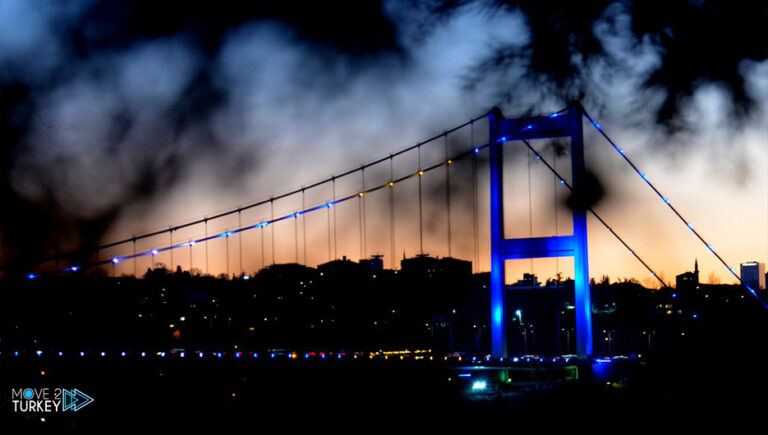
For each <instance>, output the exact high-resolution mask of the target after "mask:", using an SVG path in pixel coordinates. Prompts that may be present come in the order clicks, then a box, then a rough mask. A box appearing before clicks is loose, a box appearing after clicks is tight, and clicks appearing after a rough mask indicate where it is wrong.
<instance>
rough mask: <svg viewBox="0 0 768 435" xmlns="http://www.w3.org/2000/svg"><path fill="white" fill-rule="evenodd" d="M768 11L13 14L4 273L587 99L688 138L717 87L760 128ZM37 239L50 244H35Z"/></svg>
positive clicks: (491, 8) (134, 8)
mask: <svg viewBox="0 0 768 435" xmlns="http://www.w3.org/2000/svg"><path fill="white" fill-rule="evenodd" d="M766 8H768V6H766V5H762V6H758V7H757V8H756V9H757V10H755V11H751V10H749V9H747V8H741V7H740V6H738V5H737V4H735V3H734V2H731V3H727V2H710V1H701V2H681V1H678V2H657V1H652V2H640V1H638V2H611V1H597V2H586V3H584V2H567V1H561V2H538V1H517V2H513V1H496V2H490V1H489V2H484V1H482V2H465V1H433V2H419V3H412V2H397V1H390V2H383V3H380V2H355V3H352V4H348V3H344V4H338V5H329V4H327V3H323V2H310V3H303V2H246V3H242V2H220V3H217V4H215V5H211V4H201V3H199V2H198V3H195V2H182V1H176V0H174V1H169V2H156V1H155V2H148V1H128V0H122V1H121V0H101V1H99V0H91V1H80V2H63V3H56V2H46V1H32V0H30V1H22V0H18V1H13V0H11V1H6V2H3V3H0V86H2V89H0V93H1V95H2V97H1V100H2V105H1V106H0V107H2V131H1V132H0V134H2V144H0V146H2V165H1V167H2V195H3V198H2V201H3V207H2V210H1V211H0V217H1V218H2V229H1V230H0V234H1V235H2V238H3V246H4V252H3V257H4V258H2V259H0V260H2V263H4V264H8V261H9V258H11V257H13V258H15V259H16V261H18V263H19V264H22V263H25V262H28V261H32V260H33V259H36V258H40V257H41V256H45V255H46V253H48V252H51V251H55V250H59V249H61V248H62V246H65V247H68V246H73V247H76V248H77V247H80V248H84V249H85V250H87V249H88V248H89V247H91V246H93V245H94V244H95V243H96V241H98V240H99V239H100V238H101V236H102V235H103V234H104V232H109V231H116V228H117V229H120V230H121V231H123V232H127V234H131V233H133V232H135V231H137V228H138V229H140V228H141V227H142V226H143V225H144V222H142V220H143V219H146V220H147V221H150V222H153V223H152V224H151V225H150V226H152V227H157V222H156V221H158V220H160V221H163V220H165V221H170V220H172V219H176V220H178V219H182V218H183V216H177V215H174V214H173V213H172V212H168V211H167V210H168V209H173V208H174V207H173V206H172V205H173V204H186V205H188V204H189V201H188V200H186V199H180V198H182V196H183V195H188V193H189V192H190V191H192V190H194V191H195V192H197V193H198V195H197V196H196V197H197V198H198V199H199V201H198V202H196V205H197V207H198V208H199V210H198V209H195V210H196V211H195V213H200V214H202V213H204V212H205V211H208V210H209V209H216V208H221V207H223V206H224V205H223V204H222V203H220V202H218V201H222V202H223V201H230V198H232V199H231V202H232V203H234V202H235V201H237V200H236V199H235V198H239V197H240V193H242V192H247V193H248V194H249V195H250V194H251V192H253V191H254V186H258V187H259V191H260V192H271V191H274V190H284V189H285V186H284V183H285V182H286V179H285V175H284V174H283V173H282V172H281V171H282V167H283V166H285V165H286V164H287V162H291V163H292V164H296V165H305V166H302V167H297V168H296V172H297V173H300V174H302V177H301V179H302V180H308V179H312V178H313V177H314V178H317V177H320V176H322V175H327V174H325V173H316V172H315V171H317V170H320V169H322V170H323V171H325V170H327V168H325V167H322V168H321V167H320V166H319V165H314V164H313V165H311V166H306V165H309V163H306V162H305V163H301V162H297V161H296V158H295V156H296V155H297V153H301V155H303V156H305V157H307V158H308V159H309V160H312V161H314V162H318V161H334V162H337V163H336V164H335V165H334V167H336V168H338V167H344V166H345V165H350V164H358V163H360V160H361V159H365V158H367V157H369V156H370V151H371V150H372V149H379V148H381V147H387V149H389V148H390V147H391V144H392V143H400V144H403V143H410V142H412V141H413V140H415V138H418V137H421V136H423V135H424V132H425V131H427V132H429V133H432V132H434V131H439V130H440V129H444V128H446V127H447V126H450V124H451V123H453V122H454V121H456V123H458V121H463V120H466V118H467V117H468V116H471V115H476V114H477V113H482V111H484V110H487V108H489V107H491V106H493V105H494V104H499V105H502V106H503V107H504V111H505V113H515V114H522V113H529V112H535V111H539V110H543V109H552V108H553V107H558V106H562V105H564V103H566V102H568V101H569V100H572V99H574V98H582V97H583V98H584V100H585V101H586V102H587V103H589V106H590V107H596V108H599V109H602V111H603V112H608V113H611V114H612V115H613V116H617V117H619V118H621V119H622V121H623V122H624V123H625V124H627V125H635V126H637V127H644V126H646V127H647V126H648V125H649V123H650V124H653V125H654V126H655V124H656V122H657V121H661V122H662V123H664V124H666V125H668V126H672V125H685V123H686V121H687V118H686V116H685V114H686V110H687V109H686V108H690V107H691V106H695V107H699V106H700V104H698V103H696V101H698V100H697V98H700V95H699V93H697V92H699V91H700V90H701V86H702V84H711V83H715V84H716V88H715V89H714V90H712V89H710V90H709V91H708V92H710V93H712V92H714V93H716V94H717V95H725V97H726V99H729V100H730V102H731V103H732V105H733V107H734V110H733V114H734V115H736V116H737V117H743V118H748V117H749V116H750V114H751V113H754V111H755V110H757V108H756V107H757V106H756V103H755V101H757V98H763V99H764V95H763V94H766V93H765V92H764V89H765V88H766V86H765V84H764V83H763V82H761V81H760V80H759V79H755V77H759V75H760V72H761V71H762V70H764V69H765V62H762V63H761V61H763V60H764V59H765V58H766V57H768V53H767V52H766V44H768V43H766V39H768V38H760V37H756V36H755V34H753V33H752V32H751V31H750V30H749V29H763V30H764V29H766V28H768V26H766V16H767V15H766V13H765V12H766ZM750 60H752V61H754V62H752V63H750V62H749V61H750ZM761 92H762V93H761ZM756 95H757V96H758V97H756ZM637 108H641V109H642V110H639V111H638V110H635V109H637ZM620 110H621V111H620ZM636 112H637V113H640V114H639V115H638V114H636ZM721 115H722V114H720V115H718V116H721ZM727 115H728V116H731V114H730V113H729V114H727ZM339 126H343V128H342V129H340V128H339ZM392 126H398V128H397V129H393V128H392ZM341 130H343V131H341ZM265 159H268V161H269V163H270V165H263V164H262V162H264V161H266V160H265ZM295 184H300V181H298V182H296V183H295ZM224 187H226V189H225V188H224ZM598 196H599V195H598ZM211 198H214V199H211ZM593 200H594V198H593V199H591V200H589V201H588V202H589V203H590V204H591V203H593V202H594V201H593ZM164 210H166V211H164ZM185 210H186V209H185ZM182 220H183V219H182ZM129 221H137V222H139V223H140V224H141V225H137V226H136V227H130V226H126V225H127V224H126V222H129ZM29 222H33V223H34V226H35V227H38V228H45V230H40V231H38V232H36V233H35V235H34V237H32V238H24V237H21V236H20V234H23V231H20V229H21V228H23V227H24V226H25V225H26V224H27V223H29Z"/></svg>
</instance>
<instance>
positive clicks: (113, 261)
mask: <svg viewBox="0 0 768 435" xmlns="http://www.w3.org/2000/svg"><path fill="white" fill-rule="evenodd" d="M119 262H120V259H119V258H117V257H112V264H117V263H119Z"/></svg>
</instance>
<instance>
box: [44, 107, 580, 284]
mask: <svg viewBox="0 0 768 435" xmlns="http://www.w3.org/2000/svg"><path fill="white" fill-rule="evenodd" d="M566 110H568V108H565V109H562V110H560V111H559V112H555V113H553V114H552V115H550V117H554V116H556V115H558V114H559V113H562V112H564V111H566ZM486 115H487V114H486ZM486 115H483V116H481V117H479V118H476V119H475V120H473V121H476V120H478V119H482V118H484V117H485V116H486ZM473 121H470V122H466V123H464V124H462V125H460V126H458V127H455V128H453V129H451V130H448V131H447V133H451V132H453V131H456V130H458V129H460V128H462V127H464V126H467V125H470V123H471V122H473ZM527 128H532V126H529V127H527ZM443 134H445V133H443ZM443 134H440V135H438V136H435V137H433V138H430V139H429V140H427V141H422V142H420V143H419V144H416V145H413V146H411V147H409V148H407V149H405V150H402V151H399V152H397V153H393V154H391V155H390V157H388V158H393V157H395V156H397V155H400V154H403V153H405V152H407V151H410V150H413V149H417V148H418V147H420V146H421V145H423V144H425V143H428V142H431V141H434V140H436V139H439V138H440V137H442V135H443ZM502 140H506V138H502V139H500V140H499V141H502ZM490 145H491V143H490V142H487V143H485V144H483V145H477V146H475V147H474V148H473V149H470V150H467V151H464V152H461V153H458V154H457V155H454V156H453V157H452V158H451V159H449V160H448V161H444V162H438V163H436V164H433V165H432V166H429V167H424V168H421V167H420V169H418V170H417V171H416V172H413V173H410V174H406V175H403V176H401V177H399V178H396V179H392V180H391V181H390V182H388V183H384V184H382V185H379V186H376V187H373V188H370V189H368V190H367V191H365V192H363V193H370V192H374V191H376V190H380V189H384V188H387V187H393V186H395V185H396V184H397V183H400V182H404V181H406V180H409V179H411V178H413V177H421V176H422V175H424V174H425V173H427V172H430V171H433V170H436V169H437V168H440V167H442V166H445V165H447V164H450V163H449V161H457V160H460V159H462V158H466V157H469V156H476V155H477V154H478V153H479V152H480V151H481V150H484V149H486V148H488V147H490ZM386 159H387V158H384V159H380V160H378V161H376V162H373V163H369V164H367V165H365V166H372V165H374V164H377V163H381V162H384V161H386ZM357 170H359V169H356V170H351V171H347V173H345V175H349V174H352V173H354V172H356V171H357ZM336 178H338V176H333V177H331V178H330V179H329V180H331V181H332V182H333V183H334V198H335V179H336ZM326 182H327V180H326V181H323V182H320V183H315V184H313V185H312V186H309V187H304V188H305V189H307V188H311V187H314V186H319V185H321V184H324V183H326ZM298 192H301V190H300V189H299V190H297V191H296V192H291V193H290V194H293V193H298ZM290 194H282V195H279V196H271V197H270V198H269V199H268V200H264V201H261V202H259V203H254V204H251V205H249V206H246V207H241V208H240V209H241V210H245V209H247V208H250V207H253V206H256V205H264V204H267V202H269V204H270V211H271V219H269V220H265V221H261V222H260V223H258V224H255V225H250V226H246V227H242V228H237V229H235V230H231V231H225V232H224V233H220V234H214V235H208V234H207V233H208V229H207V221H208V220H211V219H218V218H220V217H222V216H227V215H230V214H232V213H236V212H237V210H234V211H231V212H226V213H223V214H222V213H220V214H218V215H215V216H213V217H205V218H203V219H201V220H200V221H195V222H192V223H188V224H184V225H179V226H176V227H171V228H169V229H168V230H161V231H157V232H154V233H147V234H144V235H142V236H136V237H135V238H136V239H137V240H138V239H140V238H146V237H151V236H154V235H160V234H164V233H165V232H170V233H172V231H175V230H178V229H181V228H185V227H187V226H189V225H193V224H197V223H205V225H206V235H205V237H204V238H201V239H197V240H193V241H190V242H189V243H202V242H206V245H207V242H208V241H210V240H213V239H218V238H222V237H225V238H227V240H228V238H229V236H231V235H233V234H236V233H240V232H242V231H247V230H251V229H254V228H259V229H261V230H262V263H264V262H265V260H266V255H265V252H264V251H265V244H264V235H263V230H264V228H265V227H267V226H268V225H271V224H274V223H276V222H279V221H282V220H286V219H289V218H293V217H295V213H291V214H288V215H284V216H280V217H275V216H274V201H276V200H278V199H280V198H284V197H286V196H290ZM358 196H359V193H355V194H352V195H348V196H345V197H342V198H339V199H334V200H333V201H330V202H325V203H323V204H320V205H316V206H314V207H310V208H307V209H305V210H303V211H301V214H304V213H310V212H313V211H317V210H321V209H326V210H328V211H330V208H333V207H334V206H335V205H336V204H339V203H342V202H346V201H349V200H352V199H353V198H357V197H358ZM328 220H329V222H328V225H329V242H330V213H329V215H328ZM272 236H273V238H274V229H273V231H272ZM334 238H335V234H334ZM131 240H133V239H128V241H131ZM171 240H172V234H171ZM122 243H124V242H115V243H112V244H107V245H101V246H99V247H97V248H96V261H95V262H92V263H90V264H87V265H82V266H71V267H67V268H65V269H58V270H52V271H47V272H43V273H57V272H67V271H77V270H80V269H82V268H86V267H95V266H102V265H105V264H112V265H113V266H114V265H116V264H118V263H119V262H120V261H123V260H126V259H130V258H135V257H141V256H145V255H152V257H153V258H154V256H156V255H157V254H159V253H160V252H164V251H173V250H174V249H177V248H180V247H184V246H188V244H187V243H182V244H179V245H173V243H171V244H170V245H169V246H166V247H163V248H154V249H152V250H150V251H145V252H140V253H137V254H135V255H127V256H123V257H112V258H107V259H103V260H102V259H101V249H104V248H105V247H110V246H116V245H119V244H122ZM272 248H273V249H272V255H273V257H274V255H275V252H274V244H273V246H272ZM228 252H229V249H227V253H228ZM329 256H330V243H329ZM273 262H274V258H273ZM262 268H263V267H262ZM33 276H38V275H34V274H33Z"/></svg>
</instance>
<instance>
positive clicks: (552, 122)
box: [488, 104, 592, 358]
mask: <svg viewBox="0 0 768 435" xmlns="http://www.w3.org/2000/svg"><path fill="white" fill-rule="evenodd" d="M579 108H580V107H579V105H578V104H576V105H572V106H571V108H570V109H569V110H568V111H566V112H564V113H561V114H559V115H557V116H555V115H553V116H549V117H534V118H516V119H504V116H503V115H502V113H501V111H500V110H498V109H494V111H492V112H491V113H490V114H489V115H488V116H489V128H490V135H489V141H490V144H491V145H490V165H491V167H490V176H491V344H492V354H493V356H495V357H505V358H506V357H508V356H509V355H508V350H507V328H506V317H507V316H506V308H507V307H506V290H505V278H506V277H505V267H504V266H505V261H506V260H516V259H527V258H544V257H573V259H574V269H575V270H574V277H575V279H574V289H575V293H576V294H575V298H574V299H575V302H576V304H575V308H576V348H577V353H578V355H579V357H580V358H588V357H590V356H592V311H591V302H590V295H589V264H588V256H587V252H588V251H587V215H586V210H574V211H573V234H572V235H568V236H552V237H531V238H519V239H507V238H506V237H505V236H504V192H503V180H504V173H503V158H502V156H503V147H504V142H506V141H516V140H521V139H543V138H555V137H570V140H571V173H572V174H573V185H574V186H579V185H580V182H581V181H582V180H583V178H584V138H583V132H582V115H581V111H580V110H579ZM502 138H504V139H502Z"/></svg>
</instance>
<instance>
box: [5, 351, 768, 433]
mask: <svg viewBox="0 0 768 435" xmlns="http://www.w3.org/2000/svg"><path fill="white" fill-rule="evenodd" d="M41 371H45V375H41V373H40V372H41ZM2 373H3V378H2V386H1V387H2V429H3V431H2V433H3V434H14V433H115V432H118V431H120V432H123V431H126V430H130V431H145V432H150V433H162V432H164V431H172V432H174V433H177V432H181V431H188V432H192V433H201V432H206V431H212V432H209V433H244V432H243V431H246V432H245V433H288V434H293V433H323V434H325V433H342V434H345V433H438V432H442V433H470V432H471V433H477V432H478V431H482V430H487V429H495V430H501V431H502V432H501V433H545V434H546V433H590V432H595V433H606V432H613V433H630V432H632V433H634V432H636V431H638V430H646V431H649V432H650V433H655V434H659V433H677V434H679V433H699V434H701V433H766V430H765V429H766V407H765V405H766V400H765V394H763V393H764V392H765V389H764V385H759V384H756V383H753V384H751V385H749V384H744V385H739V384H738V382H742V380H743V379H744V378H745V376H743V374H734V373H730V372H721V373H717V372H714V373H710V375H709V376H708V377H706V376H705V377H701V376H700V375H699V372H698V371H696V370H693V371H689V370H685V369H684V368H681V367H675V366H665V367H663V370H662V368H661V367H657V368H652V367H649V366H635V367H634V368H633V369H632V370H630V371H629V372H628V373H629V374H628V377H625V376H624V374H621V375H619V376H618V377H614V379H608V382H610V385H608V384H607V383H606V382H604V380H605V379H606V378H599V376H595V377H594V378H593V379H592V381H589V380H588V379H587V378H589V377H590V376H582V379H581V380H580V381H578V382H568V383H563V384H560V386H559V387H558V388H554V389H551V390H547V391H540V392H533V393H529V394H526V395H519V396H516V395H512V396H508V397H495V398H493V397H484V396H482V395H480V396H472V395H470V394H467V384H466V383H464V384H461V383H457V382H456V375H457V374H458V373H459V371H457V368H456V366H452V365H448V364H445V363H443V362H439V363H438V362H428V361H365V360H363V361H361V360H355V361H352V360H350V361H335V360H325V361H301V360H298V361H288V360H279V361H274V360H260V361H255V360H247V359H244V360H234V359H229V360H227V359H222V360H215V359H209V360H195V359H194V358H187V359H175V360H172V359H163V360H160V359H158V358H154V359H151V358H147V359H144V360H140V359H133V360H129V359H102V360H99V359H97V358H93V359H87V358H86V359H85V360H84V361H78V360H76V359H69V360H68V359H66V358H64V359H59V360H53V359H51V360H48V359H45V358H29V357H28V358H9V357H6V356H4V357H3V360H2ZM448 378H451V379H452V380H451V381H448ZM598 378H599V379H598ZM613 381H617V382H615V383H614V382H613ZM734 381H736V382H734ZM27 387H31V388H41V387H49V388H55V387H64V388H78V389H79V390H81V391H83V392H84V393H86V394H88V395H89V396H91V397H93V398H94V399H95V401H94V402H93V403H91V404H89V405H87V406H86V407H84V408H82V409H81V410H79V411H77V412H65V413H48V414H39V413H37V414H21V413H14V412H13V408H12V404H11V402H10V399H11V395H10V390H11V388H27ZM41 417H44V418H45V422H43V421H41Z"/></svg>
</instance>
